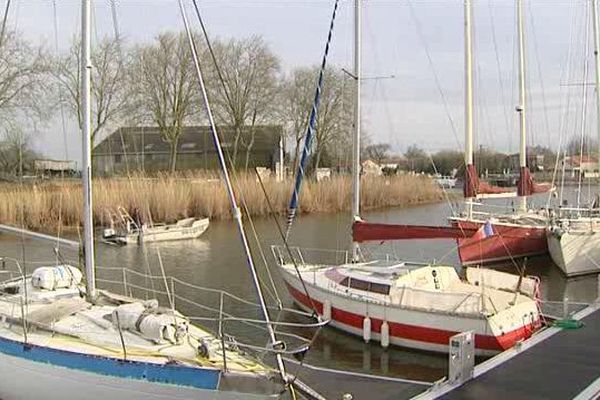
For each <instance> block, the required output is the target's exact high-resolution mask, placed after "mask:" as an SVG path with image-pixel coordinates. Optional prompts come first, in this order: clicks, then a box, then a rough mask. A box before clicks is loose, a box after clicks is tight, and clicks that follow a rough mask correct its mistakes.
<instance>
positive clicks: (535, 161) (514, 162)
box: [504, 153, 546, 172]
mask: <svg viewBox="0 0 600 400" xmlns="http://www.w3.org/2000/svg"><path fill="white" fill-rule="evenodd" d="M544 162H546V160H545V157H544V155H543V154H527V166H528V167H529V169H530V170H531V171H532V172H535V171H543V170H544V169H545V168H544ZM520 168H521V155H520V154H519V153H516V154H510V155H508V156H507V161H506V165H505V167H504V169H507V170H509V171H519V170H520Z"/></svg>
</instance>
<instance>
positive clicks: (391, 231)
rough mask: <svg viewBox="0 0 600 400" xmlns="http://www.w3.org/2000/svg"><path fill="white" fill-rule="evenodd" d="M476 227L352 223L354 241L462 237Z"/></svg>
mask: <svg viewBox="0 0 600 400" xmlns="http://www.w3.org/2000/svg"><path fill="white" fill-rule="evenodd" d="M476 232H477V230H476V229H464V228H459V227H452V226H426V225H396V224H379V223H372V222H366V221H363V220H356V221H354V223H353V224H352V238H353V240H354V241H355V242H359V243H360V242H372V241H386V240H406V239H464V238H468V237H471V236H473V235H474V234H475V233H476Z"/></svg>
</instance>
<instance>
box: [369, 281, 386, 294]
mask: <svg viewBox="0 0 600 400" xmlns="http://www.w3.org/2000/svg"><path fill="white" fill-rule="evenodd" d="M369 291H370V292H374V293H381V294H386V295H387V294H390V285H386V284H384V283H371V290H369Z"/></svg>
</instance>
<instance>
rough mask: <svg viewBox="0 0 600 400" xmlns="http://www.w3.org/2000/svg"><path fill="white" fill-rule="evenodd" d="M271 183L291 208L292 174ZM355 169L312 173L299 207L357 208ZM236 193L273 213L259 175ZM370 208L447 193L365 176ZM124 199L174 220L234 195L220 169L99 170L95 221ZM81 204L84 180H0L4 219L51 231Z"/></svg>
mask: <svg viewBox="0 0 600 400" xmlns="http://www.w3.org/2000/svg"><path fill="white" fill-rule="evenodd" d="M264 181H265V187H266V190H267V193H268V195H269V198H270V200H271V202H272V203H273V205H274V207H275V209H276V212H278V213H284V212H285V210H286V207H287V204H288V200H289V197H290V191H291V187H292V183H291V181H284V182H277V181H275V180H274V179H265V180H264ZM350 184H351V180H350V177H349V176H333V177H332V178H330V179H326V180H322V181H320V182H316V181H313V180H306V181H305V183H304V186H303V191H302V195H301V200H300V205H301V209H300V212H303V213H315V212H339V211H344V210H348V209H349V208H350ZM234 185H235V189H236V193H237V194H238V196H239V199H240V200H244V201H245V203H246V204H247V206H248V210H249V213H250V214H251V215H254V216H264V215H267V214H268V213H269V210H268V207H267V203H266V201H265V198H264V195H263V193H262V190H261V188H260V186H259V184H258V182H257V178H256V176H254V175H251V174H241V175H239V176H237V177H235V179H234ZM361 192H362V193H361V195H362V197H361V204H362V207H363V209H374V208H382V207H398V206H407V205H411V204H419V203H425V202H433V201H439V200H441V199H442V193H441V191H440V190H439V189H438V188H437V186H436V185H435V183H434V182H433V181H432V180H431V179H429V178H427V177H424V176H419V175H409V174H406V175H397V176H391V177H363V179H362V191H361ZM117 206H121V207H124V208H125V209H126V210H128V211H129V212H131V211H132V210H133V209H135V208H138V209H139V210H141V211H142V212H143V213H144V214H146V215H148V213H149V215H151V216H152V219H153V220H154V221H165V222H171V221H174V220H176V219H178V218H182V217H188V216H198V217H199V216H207V217H210V218H213V219H225V218H230V217H231V213H230V208H229V201H228V199H227V195H226V192H225V188H224V186H223V183H222V182H221V181H220V179H219V177H218V176H216V175H206V174H199V173H188V174H178V175H175V176H170V175H160V176H158V177H153V178H148V177H145V176H134V177H130V178H110V179H104V178H97V179H95V180H94V221H95V223H96V224H97V225H105V224H107V223H108V213H107V210H109V209H113V210H114V209H115V207H117ZM81 212H82V204H81V185H80V184H79V182H76V181H51V182H45V183H37V184H26V185H22V186H19V185H13V184H5V185H0V223H5V224H12V225H17V226H26V227H27V228H29V229H36V230H42V231H51V230H54V229H55V227H57V226H59V225H61V226H63V227H75V226H77V225H78V224H79V218H80V215H81Z"/></svg>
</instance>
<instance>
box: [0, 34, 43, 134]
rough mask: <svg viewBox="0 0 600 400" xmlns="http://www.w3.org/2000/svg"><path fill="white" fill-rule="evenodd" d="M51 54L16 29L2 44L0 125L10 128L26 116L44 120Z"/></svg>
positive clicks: (0, 61) (0, 47)
mask: <svg viewBox="0 0 600 400" xmlns="http://www.w3.org/2000/svg"><path fill="white" fill-rule="evenodd" d="M46 60H47V58H46V55H45V53H44V50H43V48H41V47H37V48H36V47H33V46H31V45H30V44H29V43H28V42H27V41H25V40H24V39H22V38H21V37H19V36H18V35H17V33H15V32H8V33H5V36H4V40H3V41H2V45H1V46H0V126H1V127H3V128H4V129H9V128H12V127H14V126H15V124H17V123H21V122H23V120H25V119H33V120H37V121H43V120H44V119H45V118H44V117H45V116H46V113H47V112H48V107H47V101H46V100H47V93H48V90H47V89H48V88H47V85H46V79H45V77H46V73H47V71H48V63H47V61H46Z"/></svg>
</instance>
